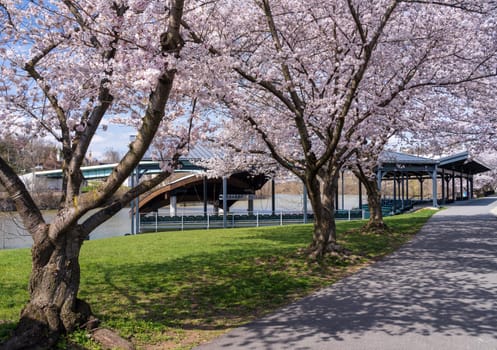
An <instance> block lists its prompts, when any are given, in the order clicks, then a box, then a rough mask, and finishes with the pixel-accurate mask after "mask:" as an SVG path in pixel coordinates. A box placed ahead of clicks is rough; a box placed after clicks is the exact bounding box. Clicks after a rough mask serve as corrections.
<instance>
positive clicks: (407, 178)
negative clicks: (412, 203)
mask: <svg viewBox="0 0 497 350" xmlns="http://www.w3.org/2000/svg"><path fill="white" fill-rule="evenodd" d="M408 200H409V174H407V175H406V201H408Z"/></svg>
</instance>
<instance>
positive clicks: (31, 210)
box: [0, 157, 46, 243]
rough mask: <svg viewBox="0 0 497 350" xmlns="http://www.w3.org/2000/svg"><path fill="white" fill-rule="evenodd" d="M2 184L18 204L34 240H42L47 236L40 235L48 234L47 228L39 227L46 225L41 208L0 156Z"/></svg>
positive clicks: (18, 209)
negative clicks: (41, 228)
mask: <svg viewBox="0 0 497 350" xmlns="http://www.w3.org/2000/svg"><path fill="white" fill-rule="evenodd" d="M0 184H1V185H2V186H3V187H4V188H5V189H6V190H7V192H8V193H9V196H10V198H11V199H12V200H13V201H14V203H15V205H16V209H17V212H18V213H19V216H20V217H21V219H22V221H23V223H24V226H25V227H26V229H27V230H28V232H29V233H31V235H32V236H33V240H34V241H35V243H36V242H40V241H41V240H42V239H44V238H45V237H41V236H39V235H42V234H43V235H44V234H46V231H45V230H40V229H38V228H39V227H40V226H42V225H45V220H44V219H43V215H42V214H41V212H40V210H39V209H38V207H37V206H36V204H35V202H34V201H33V198H32V197H31V195H30V194H29V192H28V190H27V189H26V186H25V185H24V183H23V182H22V181H21V179H19V176H17V174H16V173H15V172H14V170H13V169H12V168H11V167H10V166H9V165H8V164H7V163H6V162H5V161H4V160H3V158H1V157H0Z"/></svg>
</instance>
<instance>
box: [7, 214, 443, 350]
mask: <svg viewBox="0 0 497 350" xmlns="http://www.w3.org/2000/svg"><path fill="white" fill-rule="evenodd" d="M434 212H435V211H434V210H428V209H424V210H420V211H417V212H414V213H410V214H404V215H398V216H394V217H389V218H386V219H385V221H386V223H387V225H388V226H389V227H390V228H391V229H392V233H390V234H388V235H374V234H371V235H369V234H361V233H360V230H359V229H360V227H361V226H362V225H363V224H364V221H347V222H337V230H338V240H339V243H340V244H342V245H344V246H345V247H346V248H348V249H350V250H352V252H353V253H354V254H357V256H360V258H356V259H347V260H343V259H338V258H327V259H325V260H323V261H320V262H310V261H308V260H307V259H306V257H305V256H304V255H303V254H302V253H299V252H300V251H302V249H303V248H305V247H306V246H307V245H308V244H309V242H310V240H311V237H312V225H295V226H278V227H264V228H240V229H225V230H222V229H220V230H202V231H184V232H167V233H157V234H143V235H138V236H126V237H114V238H109V239H101V240H95V241H89V242H85V244H84V246H83V250H82V253H81V259H80V260H81V276H82V277H81V291H80V297H81V298H83V299H85V300H87V301H88V302H89V303H90V305H91V306H92V308H93V311H94V313H95V314H96V315H97V317H99V318H100V319H101V320H102V326H103V327H107V328H112V329H114V330H116V331H117V332H119V333H120V334H121V336H122V337H124V338H126V339H128V340H130V341H132V342H133V343H134V344H135V346H136V347H137V349H145V350H154V349H190V348H191V347H193V346H195V345H197V344H199V343H202V342H205V341H208V340H210V339H212V338H214V337H216V336H218V335H220V334H222V333H224V332H227V331H228V330H229V329H231V328H233V327H237V326H240V325H242V324H244V323H247V322H249V321H251V320H253V319H255V318H258V317H260V316H262V315H264V314H267V313H269V312H271V311H274V310H275V309H277V308H279V307H281V306H284V305H287V304H289V303H291V302H292V301H295V300H297V299H299V298H302V297H304V296H306V295H308V294H310V293H312V292H313V291H315V290H317V289H319V288H322V287H324V286H329V285H330V284H332V283H334V282H335V281H337V280H338V279H340V278H343V277H344V276H347V275H349V274H351V273H353V272H355V271H357V270H358V269H360V268H362V267H364V266H366V265H368V264H370V263H371V262H373V261H375V260H377V259H379V258H381V257H383V256H385V255H387V254H389V253H391V252H392V251H394V250H396V249H397V248H398V247H400V246H401V245H402V244H404V243H405V242H407V241H409V240H410V239H411V238H412V237H413V235H414V234H416V233H417V232H418V231H419V229H420V228H421V227H422V226H423V225H424V223H425V222H426V221H427V220H428V219H429V218H430V217H431V215H433V213H434ZM29 272H30V256H29V250H28V249H17V250H7V251H0V276H2V278H1V280H0V340H2V339H4V338H5V337H6V336H7V335H8V334H9V332H10V330H11V329H12V328H13V327H14V326H15V322H16V321H17V318H18V315H19V312H20V310H21V308H22V307H23V306H24V304H25V302H26V300H27V298H28V294H27V290H26V289H27V288H26V286H27V281H28V277H29ZM60 348H61V349H76V348H79V349H81V348H85V349H100V348H99V346H98V345H97V344H95V343H94V342H92V341H91V339H90V338H89V337H88V335H87V334H86V333H85V332H75V333H73V334H71V335H69V336H68V337H67V339H64V340H63V341H61V343H60Z"/></svg>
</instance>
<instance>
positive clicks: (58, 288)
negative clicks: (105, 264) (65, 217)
mask: <svg viewBox="0 0 497 350" xmlns="http://www.w3.org/2000/svg"><path fill="white" fill-rule="evenodd" d="M45 229H46V230H48V227H46V228H45ZM82 236H83V235H82V232H81V231H80V230H79V229H78V228H77V227H76V228H75V229H73V230H71V231H70V232H67V234H66V235H63V236H61V239H60V241H58V242H56V243H55V244H54V243H53V242H51V241H50V240H49V239H48V238H47V239H45V240H43V241H42V242H40V243H39V244H36V245H34V246H33V248H32V264H33V266H32V273H31V278H30V282H29V292H30V300H29V302H28V304H27V305H26V306H25V307H24V309H23V310H22V312H21V318H20V321H19V323H18V326H17V328H16V330H15V334H14V336H13V337H12V338H11V339H10V340H9V341H8V342H7V343H5V344H4V345H3V347H2V349H12V350H13V349H49V348H52V347H53V346H54V345H55V343H56V342H57V340H58V338H59V336H60V334H64V333H67V332H70V331H73V330H75V329H77V328H79V327H82V326H84V325H85V324H86V323H87V322H88V321H89V318H90V316H91V310H90V307H89V305H88V304H86V303H85V302H84V301H82V300H79V299H78V298H77V294H78V290H79V283H80V282H79V281H80V266H79V253H80V250H81V246H82V245H83V241H84V240H83V239H82Z"/></svg>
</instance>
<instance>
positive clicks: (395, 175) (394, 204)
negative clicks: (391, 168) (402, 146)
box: [392, 172, 397, 214]
mask: <svg viewBox="0 0 497 350" xmlns="http://www.w3.org/2000/svg"><path fill="white" fill-rule="evenodd" d="M396 200H397V173H396V172H394V173H393V203H392V210H393V213H394V214H395V211H396V210H397V203H396Z"/></svg>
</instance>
